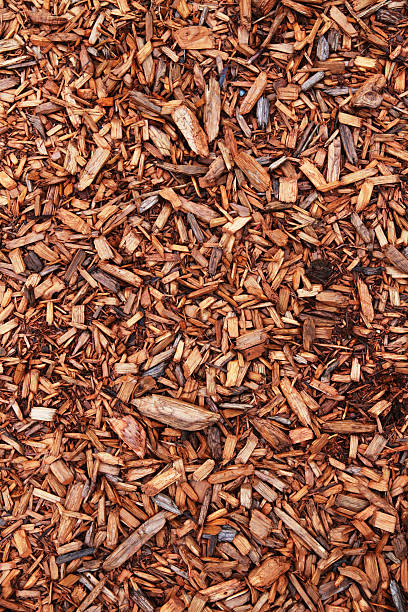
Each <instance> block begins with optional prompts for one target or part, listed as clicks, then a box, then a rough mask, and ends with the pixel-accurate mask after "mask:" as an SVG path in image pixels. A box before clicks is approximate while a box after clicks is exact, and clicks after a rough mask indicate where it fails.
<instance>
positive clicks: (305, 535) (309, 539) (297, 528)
mask: <svg viewBox="0 0 408 612" xmlns="http://www.w3.org/2000/svg"><path fill="white" fill-rule="evenodd" d="M274 513H275V514H276V516H277V517H278V518H279V519H281V521H283V523H284V524H285V525H286V527H288V528H289V529H291V530H292V531H293V532H294V533H295V534H296V535H297V536H298V537H299V538H300V539H301V540H303V542H304V543H305V544H306V546H307V547H308V548H310V549H311V550H313V551H314V552H315V553H316V554H317V555H319V557H321V558H322V559H327V556H328V553H327V550H326V549H325V548H323V546H322V545H321V544H319V542H318V541H317V540H316V539H315V538H314V537H313V536H312V535H310V533H309V532H308V531H306V529H304V528H303V527H302V526H301V525H299V523H298V522H297V521H295V519H293V518H292V517H291V516H289V514H287V513H286V512H284V511H283V510H281V509H280V508H274Z"/></svg>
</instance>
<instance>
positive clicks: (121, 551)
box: [103, 511, 167, 572]
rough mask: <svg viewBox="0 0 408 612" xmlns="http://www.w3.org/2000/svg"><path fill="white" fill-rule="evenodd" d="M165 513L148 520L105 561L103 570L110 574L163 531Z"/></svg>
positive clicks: (162, 512) (159, 513)
mask: <svg viewBox="0 0 408 612" xmlns="http://www.w3.org/2000/svg"><path fill="white" fill-rule="evenodd" d="M166 516H167V515H166V512H165V511H161V512H158V514H155V515H154V516H152V517H151V518H149V519H148V520H147V521H146V522H145V523H143V524H142V525H141V526H140V527H138V529H136V531H134V532H133V533H132V534H131V535H130V536H129V537H128V538H126V540H124V541H123V542H122V543H121V544H119V546H118V547H117V548H116V549H115V550H114V551H113V552H112V553H111V554H110V555H109V556H108V557H107V558H106V559H105V561H104V563H103V569H104V570H105V571H106V572H110V571H111V570H113V569H116V568H118V567H120V566H121V565H123V564H124V563H126V561H127V560H128V559H130V557H132V556H133V555H134V554H135V553H137V552H138V551H139V550H140V549H141V548H142V546H144V545H145V544H146V542H148V541H149V540H150V539H151V538H152V537H153V536H155V535H156V533H158V532H159V531H160V529H163V527H164V525H165V524H166Z"/></svg>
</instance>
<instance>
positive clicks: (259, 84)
mask: <svg viewBox="0 0 408 612" xmlns="http://www.w3.org/2000/svg"><path fill="white" fill-rule="evenodd" d="M267 81H268V75H267V74H266V72H261V73H260V74H259V75H258V76H257V77H256V79H255V81H254V82H253V83H252V85H251V87H250V88H249V90H248V93H247V94H246V96H245V98H244V99H243V100H242V103H241V107H240V109H239V111H240V113H241V115H246V114H247V113H249V112H250V111H251V110H252V109H253V108H254V106H255V104H256V103H257V102H258V100H259V98H260V97H261V96H262V94H263V92H264V91H265V87H266V83H267Z"/></svg>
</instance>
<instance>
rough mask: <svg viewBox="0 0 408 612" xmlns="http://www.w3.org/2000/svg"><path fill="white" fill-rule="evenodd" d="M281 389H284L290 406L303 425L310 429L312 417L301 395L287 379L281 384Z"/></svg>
mask: <svg viewBox="0 0 408 612" xmlns="http://www.w3.org/2000/svg"><path fill="white" fill-rule="evenodd" d="M280 388H281V389H282V392H283V394H284V396H285V397H286V399H287V401H288V404H289V406H290V407H291V408H292V410H293V412H294V413H295V414H296V416H297V418H298V419H299V421H300V422H301V423H302V425H307V426H309V427H310V426H311V425H312V419H311V417H310V412H309V409H308V407H307V406H306V404H305V402H304V401H303V399H302V396H301V395H300V393H299V392H298V391H296V389H295V388H294V387H293V386H292V385H291V383H290V380H289V379H288V378H286V377H285V378H283V380H281V383H280Z"/></svg>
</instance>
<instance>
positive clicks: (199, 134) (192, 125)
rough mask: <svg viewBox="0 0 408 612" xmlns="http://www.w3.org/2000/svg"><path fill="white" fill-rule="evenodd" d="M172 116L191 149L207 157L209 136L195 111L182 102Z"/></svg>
mask: <svg viewBox="0 0 408 612" xmlns="http://www.w3.org/2000/svg"><path fill="white" fill-rule="evenodd" d="M171 116H172V119H173V121H174V123H175V124H176V125H177V127H178V129H179V130H180V132H181V133H182V134H183V136H184V138H185V139H186V141H187V144H188V146H189V147H190V149H191V150H192V151H194V153H196V154H197V155H201V156H202V157H207V156H208V154H209V151H208V141H207V136H206V134H205V132H204V130H203V129H202V127H201V126H200V124H199V122H198V119H197V117H196V116H195V114H194V113H193V111H191V110H190V109H189V108H187V106H186V105H185V104H181V105H180V106H178V107H177V108H175V109H174V110H173V112H172V113H171Z"/></svg>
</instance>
